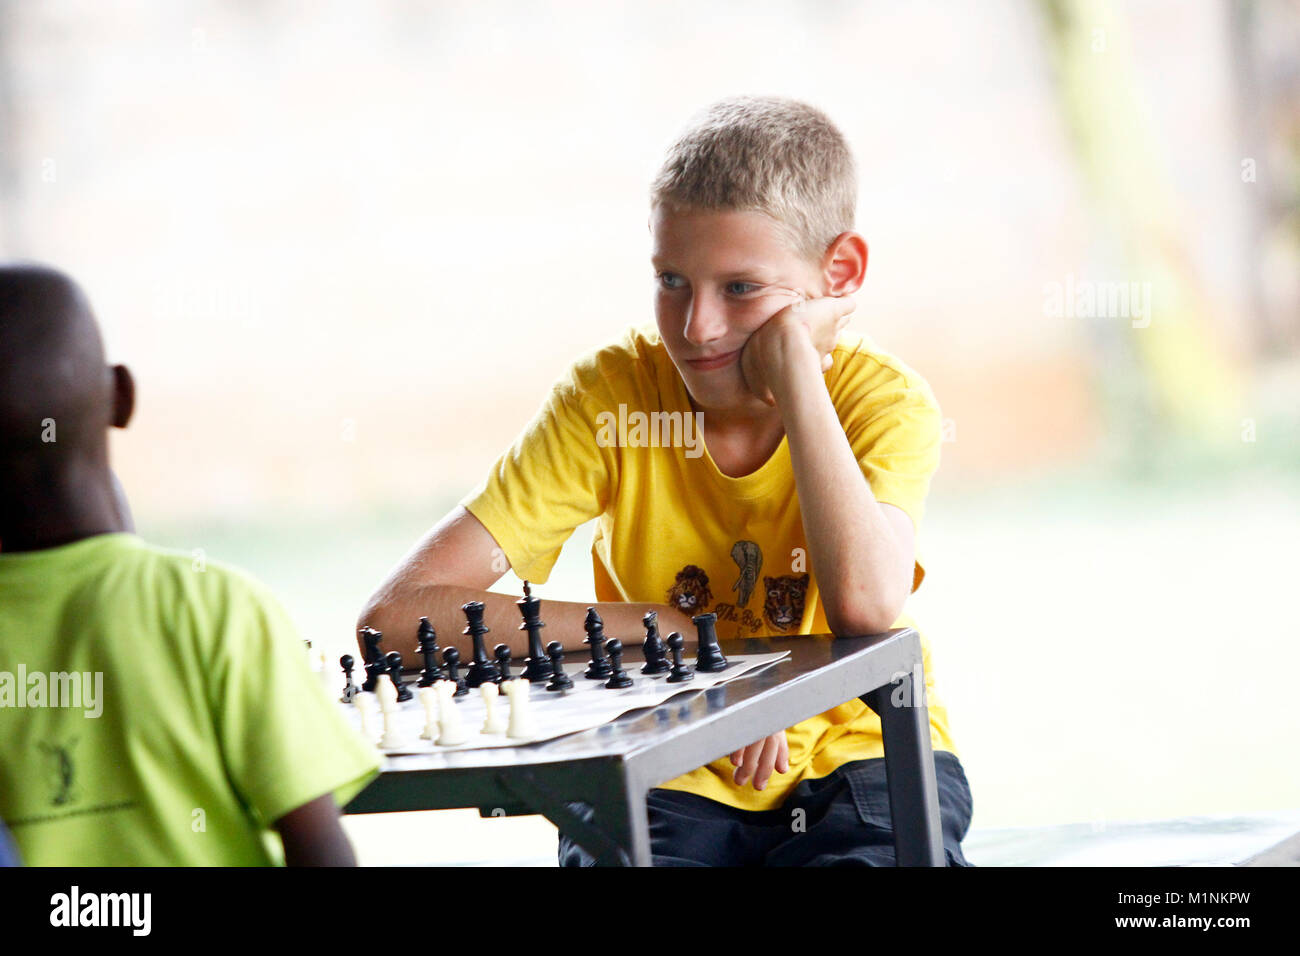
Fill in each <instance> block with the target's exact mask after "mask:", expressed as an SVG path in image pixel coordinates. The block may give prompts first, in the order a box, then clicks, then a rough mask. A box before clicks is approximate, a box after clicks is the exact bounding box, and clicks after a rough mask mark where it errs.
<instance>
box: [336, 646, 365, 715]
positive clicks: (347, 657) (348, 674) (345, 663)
mask: <svg viewBox="0 0 1300 956" xmlns="http://www.w3.org/2000/svg"><path fill="white" fill-rule="evenodd" d="M355 664H356V661H355V660H353V659H352V655H351V654H344V655H343V656H342V657H340V658H339V667H341V668H343V676H344V677H345V678H346V682H345V683H344V685H343V696H342V697H340V698H339V701H340V703H344V704H350V703H352V698H353V697H356V696H357V694H359V693H361V688H359V687H357V685H356V684H354V683H352V667H353V665H355Z"/></svg>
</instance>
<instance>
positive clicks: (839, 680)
mask: <svg viewBox="0 0 1300 956" xmlns="http://www.w3.org/2000/svg"><path fill="white" fill-rule="evenodd" d="M720 644H721V647H722V649H723V652H724V653H726V654H728V655H731V654H766V653H770V652H772V651H789V652H790V656H789V657H787V658H785V659H784V660H782V661H779V662H777V663H776V664H773V665H769V666H768V667H765V668H763V669H762V670H760V671H758V672H756V673H754V674H752V675H747V676H745V677H741V678H738V679H737V680H735V681H733V682H731V683H729V684H723V685H721V686H719V687H713V688H709V689H707V690H703V691H699V690H697V691H691V690H690V687H689V685H688V686H687V687H686V688H684V689H683V694H682V695H680V696H677V697H674V698H672V699H670V700H668V701H666V702H665V703H663V704H661V705H659V706H658V707H654V708H643V709H641V710H638V711H634V712H632V713H629V714H624V715H623V716H622V717H619V718H618V719H616V720H613V721H611V722H610V723H608V724H604V725H602V726H600V727H596V728H594V729H592V730H586V731H582V732H580V733H575V734H569V735H567V736H565V737H560V738H557V739H555V740H550V741H545V742H543V743H537V744H529V745H526V746H522V747H498V748H493V749H486V750H462V751H452V752H447V753H434V754H414V755H408V756H400V757H389V758H387V759H386V761H385V766H384V769H383V771H382V772H381V773H380V775H379V776H378V777H377V778H376V779H375V780H374V781H373V782H372V783H371V784H370V785H369V786H368V787H367V788H366V789H365V790H363V791H362V792H361V793H360V794H358V795H357V797H356V798H355V799H353V800H352V802H351V803H349V804H348V805H347V807H346V808H344V812H345V813H387V812H394V811H409V810H447V809H454V808H462V807H477V808H478V810H479V813H480V814H482V815H483V816H503V815H516V814H529V813H540V814H542V815H544V816H545V817H547V818H548V819H549V820H550V821H551V822H552V823H554V824H555V826H556V827H557V828H559V830H560V831H561V832H562V833H564V834H565V835H567V836H568V837H570V838H571V839H572V840H573V841H574V842H576V843H577V844H578V845H579V846H581V847H582V848H583V849H585V850H587V852H589V853H591V854H592V856H594V857H595V858H596V860H597V862H599V863H602V864H615V865H635V866H649V865H650V839H649V831H648V828H647V824H646V803H645V798H646V792H647V791H648V790H649V789H650V788H651V787H653V786H656V785H657V784H660V783H663V782H665V781H668V780H671V779H673V778H674V777H677V776H679V775H681V774H683V773H686V772H687V771H689V770H694V769H695V768H696V767H701V766H703V765H704V764H707V763H710V762H711V761H713V760H716V759H718V758H719V757H721V756H724V755H725V754H728V753H731V752H732V751H734V750H739V749H740V748H741V747H745V746H748V745H749V744H751V743H753V742H754V741H756V740H759V739H761V738H763V737H766V736H768V735H769V734H774V733H776V732H777V731H778V730H783V729H784V728H786V727H790V726H792V725H794V724H796V723H798V722H799V721H801V720H804V719H806V718H808V717H812V716H814V715H815V714H819V713H822V712H823V711H826V710H830V709H831V708H832V707H836V706H838V705H840V704H842V703H844V702H845V701H846V700H852V699H853V698H854V697H860V698H861V699H862V700H863V702H865V703H866V704H867V706H869V707H870V708H871V709H872V710H874V711H875V712H876V713H877V714H879V715H880V722H881V727H882V729H883V734H884V745H885V769H886V775H887V777H888V779H889V803H890V809H891V812H892V814H893V823H894V846H895V850H896V854H897V861H898V865H900V866H943V865H944V863H945V857H944V850H943V840H942V834H941V831H940V829H939V795H938V789H937V787H936V785H935V769H934V755H933V753H932V752H931V749H930V721H929V712H928V710H927V708H926V706H925V701H924V696H923V687H924V675H923V672H922V669H921V639H920V635H919V634H918V633H917V632H916V631H915V630H913V629H912V628H896V629H894V630H892V631H888V632H886V633H884V634H876V635H871V636H867V637H834V636H832V635H829V634H824V635H797V636H794V637H786V638H779V637H772V638H748V639H739V640H724V641H721V642H720ZM693 654H694V651H693V649H692V650H691V655H692V657H693ZM900 675H901V676H900ZM916 681H920V682H921V687H920V688H918V687H917V686H916V684H915V682H916ZM918 690H920V691H921V692H920V693H918ZM895 700H897V701H898V705H895ZM579 801H580V802H583V803H586V804H588V805H590V807H591V808H592V810H593V811H594V812H593V813H592V814H590V819H587V816H588V815H586V814H579V813H576V812H574V810H573V809H571V808H570V807H569V806H568V804H569V803H571V802H579Z"/></svg>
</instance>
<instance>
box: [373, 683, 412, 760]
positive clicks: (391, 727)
mask: <svg viewBox="0 0 1300 956" xmlns="http://www.w3.org/2000/svg"><path fill="white" fill-rule="evenodd" d="M375 693H376V694H378V695H379V709H380V711H382V712H383V715H384V736H383V737H381V738H379V746H380V748H381V749H383V750H400V749H401V748H403V747H407V746H409V745H408V744H407V742H406V738H405V737H404V736H403V735H402V731H401V728H400V727H398V725H397V688H396V687H394V686H393V682H392V681H391V680H382V679H381V680H380V681H379V683H378V684H377V685H376V686H375Z"/></svg>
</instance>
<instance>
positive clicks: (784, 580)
mask: <svg viewBox="0 0 1300 956" xmlns="http://www.w3.org/2000/svg"><path fill="white" fill-rule="evenodd" d="M763 588H764V589H765V590H766V591H767V601H766V602H765V603H764V604H763V616H764V617H765V618H767V622H768V623H769V624H771V625H772V626H773V627H774V628H776V629H777V630H778V631H788V630H790V628H792V627H798V625H799V622H800V621H802V620H803V604H804V592H806V591H807V590H808V575H806V574H800V575H798V576H795V575H793V574H784V575H782V576H781V577H779V578H769V577H764V578H763Z"/></svg>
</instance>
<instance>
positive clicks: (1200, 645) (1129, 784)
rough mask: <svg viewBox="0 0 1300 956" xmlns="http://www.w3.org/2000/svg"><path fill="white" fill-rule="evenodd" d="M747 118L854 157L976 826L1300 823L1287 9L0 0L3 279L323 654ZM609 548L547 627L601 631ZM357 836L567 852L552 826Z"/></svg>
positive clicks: (1299, 528) (163, 489) (437, 827)
mask: <svg viewBox="0 0 1300 956" xmlns="http://www.w3.org/2000/svg"><path fill="white" fill-rule="evenodd" d="M738 93H755V94H778V95H785V96H792V97H796V98H800V99H804V100H807V101H808V102H811V103H813V104H815V105H817V106H819V107H821V108H822V109H824V110H826V111H827V112H828V113H829V114H830V116H831V117H832V118H833V119H834V120H835V121H836V122H837V123H838V124H839V125H840V127H841V128H842V129H843V131H844V133H845V134H846V135H847V137H848V139H849V140H850V142H851V144H852V146H853V149H854V151H855V154H856V157H857V160H858V164H859V169H860V174H861V187H860V203H859V225H858V228H859V230H860V231H861V232H862V233H863V234H864V235H865V236H866V237H867V240H868V242H869V243H870V247H871V252H872V256H871V266H870V269H869V272H868V281H867V285H866V287H865V288H864V289H863V291H862V292H861V293H860V294H859V295H858V296H857V298H858V302H859V309H858V312H857V314H856V316H855V319H854V323H853V327H854V328H855V329H857V330H860V331H863V332H866V333H868V334H869V335H871V336H872V337H873V338H874V339H875V341H876V342H877V343H878V344H879V345H880V346H881V347H883V348H884V349H886V350H888V351H891V352H894V353H896V354H898V355H899V356H901V357H902V358H903V359H904V360H905V361H906V362H907V363H909V364H910V365H911V366H913V367H914V368H915V369H917V370H918V371H919V372H920V373H921V374H922V375H923V376H925V377H926V378H927V379H928V381H929V382H930V384H931V385H932V387H933V389H934V391H935V393H936V395H937V396H938V398H939V401H940V404H941V406H942V408H943V412H944V415H945V419H946V421H945V436H944V438H945V444H944V448H943V462H942V466H941V468H940V471H939V473H938V475H937V477H936V479H935V482H934V485H933V490H932V495H931V500H930V503H929V509H928V513H927V517H926V523H925V525H924V526H923V527H922V530H921V537H920V539H919V542H920V546H921V548H922V550H923V553H924V555H925V556H926V558H927V562H928V571H929V574H928V577H927V579H926V583H925V586H924V587H923V588H921V590H920V591H918V592H917V594H915V595H914V596H913V598H912V603H911V604H910V605H909V611H911V612H912V613H913V614H914V615H915V616H916V617H917V619H918V621H919V622H920V624H921V626H922V628H923V629H924V630H925V632H926V633H927V635H928V637H929V639H930V641H931V643H932V646H933V650H934V657H935V668H936V672H937V680H938V687H939V689H940V692H941V693H942V694H943V696H944V697H945V699H946V702H947V704H948V706H949V710H950V714H951V716H952V720H953V731H954V734H955V736H956V739H957V742H958V745H959V747H960V748H961V752H962V758H963V762H964V764H965V766H966V770H967V774H968V776H969V778H970V781H971V784H972V789H973V791H974V795H975V820H974V827H975V830H976V831H981V832H994V831H998V830H999V829H1002V828H1015V827H1028V826H1039V825H1045V824H1065V823H1072V824H1077V825H1082V826H1083V827H1084V830H1085V831H1086V832H1089V833H1092V834H1094V835H1095V834H1099V833H1103V832H1106V831H1108V830H1109V831H1111V832H1121V831H1122V828H1123V827H1125V826H1128V825H1130V824H1131V823H1133V822H1134V821H1151V820H1161V819H1168V818H1174V817H1204V818H1206V819H1210V818H1215V819H1218V818H1223V817H1225V816H1233V815H1241V814H1252V813H1253V814H1264V813H1276V812H1289V811H1300V771H1298V770H1297V768H1296V764H1295V761H1294V759H1293V756H1294V749H1295V744H1294V741H1295V735H1296V733H1297V730H1300V719H1297V717H1296V711H1295V703H1294V702H1295V700H1296V693H1297V691H1298V690H1300V687H1297V684H1298V683H1300V680H1298V679H1297V675H1298V674H1300V626H1298V625H1297V617H1296V613H1295V606H1294V602H1293V600H1292V597H1293V595H1294V589H1295V583H1294V578H1295V573H1296V569H1297V566H1298V565H1300V562H1298V561H1297V542H1300V507H1297V503H1298V501H1300V495H1298V492H1300V6H1297V4H1296V3H1294V2H1288V0H1257V2H1229V0H1196V2H1183V0H1132V2H1127V3H1125V2H1119V0H1112V2H1103V0H1078V2H1070V0H985V2H981V3H979V4H967V3H961V2H956V0H952V2H930V3H926V2H923V3H909V4H906V5H900V4H893V3H887V2H849V0H818V2H809V0H803V2H790V0H785V2H780V0H746V2H743V3H741V2H730V0H691V2H690V3H686V2H653V3H652V2H643V3H624V4H617V5H616V4H608V3H601V2H595V0H574V2H562V3H561V2H551V3H545V4H542V3H529V2H523V0H517V2H509V0H485V2H473V3H470V2H424V3H421V2H406V0H403V2H398V0H390V2H377V0H376V2H369V3H364V4H362V3H345V2H291V0H240V2H234V0H227V2H217V0H171V2H166V3H162V2H136V3H131V2H116V0H114V2H103V0H47V2H42V3H28V2H18V0H0V255H3V256H4V257H6V258H29V259H37V260H41V261H44V262H47V263H51V264H54V265H57V266H59V267H62V268H63V269H66V270H68V271H69V272H70V273H71V274H72V275H73V276H75V277H76V278H77V279H78V280H80V282H81V283H82V284H83V285H84V286H85V288H86V289H87V291H88V293H89V295H90V297H91V300H92V302H93V303H94V305H95V307H96V309H97V312H98V314H99V317H100V319H101V322H102V324H103V327H104V331H105V336H106V340H107V346H108V350H109V354H110V359H111V360H112V361H121V362H125V363H127V364H129V365H130V366H131V368H132V369H133V371H134V372H135V374H136V377H137V380H138V386H139V407H138V412H137V417H136V420H135V422H134V424H133V426H132V428H131V429H130V430H128V431H127V432H124V433H120V434H118V435H116V436H115V438H114V445H113V455H114V462H115V466H116V468H117V470H118V472H119V475H120V477H121V479H122V481H123V483H124V485H125V487H126V489H127V492H128V494H129V496H130V498H131V501H132V505H133V508H134V511H135V517H136V522H137V526H138V530H139V531H140V533H141V534H142V535H144V536H145V537H147V538H149V539H151V540H153V541H156V542H158V543H161V544H165V545H169V546H173V547H176V548H181V549H184V550H187V551H201V552H202V553H203V554H204V555H206V556H207V557H208V558H211V559H217V560H224V561H228V562H233V563H236V564H239V565H242V566H244V567H246V568H248V569H249V570H251V571H252V572H253V573H255V574H256V575H257V576H258V577H260V578H262V579H263V580H265V581H266V582H268V583H269V584H270V585H271V586H272V587H273V588H274V589H275V590H276V591H277V593H278V594H279V595H280V596H281V597H282V599H283V600H284V602H285V604H286V605H287V606H288V608H289V610H290V611H291V613H292V614H293V616H294V618H295V620H296V621H297V623H298V625H299V627H300V628H301V630H302V632H303V635H304V636H305V637H308V638H310V639H311V640H312V641H313V642H314V644H315V646H316V648H317V649H319V650H323V651H324V652H326V653H327V654H329V655H330V656H331V658H333V659H337V656H338V654H339V653H341V652H342V651H344V650H347V649H350V648H351V646H352V645H351V642H352V636H351V631H352V627H353V623H354V619H355V615H356V613H357V612H358V611H359V609H360V607H361V604H362V602H363V601H364V600H365V598H366V597H367V595H368V594H369V593H370V591H371V589H372V588H373V587H374V586H375V584H377V583H378V581H379V580H380V578H381V577H382V576H383V575H384V574H385V572H386V571H387V570H388V569H389V568H390V567H391V566H392V565H393V564H394V563H395V562H396V561H397V560H398V558H399V557H400V556H401V555H402V554H403V553H404V552H405V550H406V549H407V548H408V547H409V546H410V545H412V544H413V543H414V541H415V540H416V538H417V537H418V536H419V535H420V534H421V533H422V532H423V531H424V530H425V529H426V528H427V527H428V526H429V525H431V524H432V523H433V522H434V521H435V520H437V519H438V518H439V517H441V516H442V515H443V514H444V513H445V512H446V511H447V509H448V508H449V507H450V506H451V505H452V504H453V503H454V502H455V501H456V500H457V499H458V498H460V497H461V496H462V495H463V494H465V493H466V492H467V491H468V490H469V488H470V487H471V486H472V485H474V484H475V483H476V482H477V481H478V480H479V479H480V478H481V477H482V476H483V474H484V472H485V470H486V469H487V468H488V466H489V465H490V464H491V463H492V461H493V460H494V459H495V457H496V456H497V455H499V454H500V452H501V451H502V450H503V449H504V448H505V447H506V446H507V445H508V444H509V443H510V441H511V440H512V439H513V438H514V436H515V435H516V433H517V432H518V431H519V429H520V428H521V427H522V426H523V424H524V423H525V422H526V421H527V420H528V419H529V418H530V417H531V415H532V414H533V412H534V411H535V410H536V408H537V407H538V405H539V404H540V403H541V401H542V399H543V398H544V396H545V395H546V392H547V389H548V387H549V385H550V384H551V382H552V381H553V380H554V379H555V378H556V377H557V376H558V375H559V374H560V373H561V372H562V371H563V370H564V368H565V367H566V365H567V364H568V363H569V362H570V361H571V360H572V359H573V358H574V357H576V356H577V355H578V354H579V353H581V352H583V351H586V350H588V349H590V348H592V347H594V346H595V345H598V344H601V343H603V342H605V341H606V340H608V339H611V338H613V337H615V336H616V335H617V334H618V333H619V332H620V331H621V330H622V329H623V328H624V327H626V326H628V325H632V324H642V323H649V322H653V318H654V317H653V313H652V310H651V280H652V271H651V269H650V265H649V261H648V256H649V237H648V232H647V226H646V222H647V216H648V206H647V189H648V184H649V181H650V178H651V176H652V175H653V173H654V171H655V169H656V168H657V165H658V163H659V161H660V159H661V156H662V154H663V151H664V149H665V147H666V145H667V144H668V142H669V141H670V140H671V139H672V138H673V136H674V135H675V134H676V132H677V131H678V130H679V129H680V128H681V127H682V126H683V124H684V123H685V122H686V121H687V119H688V118H689V117H690V116H691V114H693V113H694V112H695V111H697V110H698V109H700V108H702V107H703V106H705V105H706V104H708V103H709V102H711V101H713V100H715V99H717V98H720V97H722V96H727V95H732V94H738ZM589 544H590V532H589V530H587V529H581V530H579V532H577V533H576V534H575V536H574V537H573V539H571V541H570V544H569V546H568V547H567V548H566V551H565V555H564V557H563V558H562V560H561V563H560V566H559V567H558V568H557V570H556V572H555V574H554V576H553V577H552V578H551V580H550V582H548V584H547V585H545V586H544V587H542V588H541V589H540V590H539V593H540V595H541V596H542V597H543V598H552V599H565V600H585V599H590V598H591V596H592V593H593V592H592V584H591V568H590V556H589V553H588V547H589ZM513 584H514V582H513V579H512V578H511V579H508V580H507V581H503V582H502V587H503V589H509V587H510V586H513ZM349 827H350V828H351V831H352V833H353V835H354V838H355V839H356V841H357V843H358V846H359V849H360V850H361V856H362V859H363V861H365V862H415V861H442V862H484V861H492V860H515V861H520V860H525V859H527V860H534V861H537V862H546V861H548V860H551V861H553V854H554V839H555V837H554V830H553V828H551V827H550V826H549V824H547V823H545V821H543V820H541V819H540V818H519V819H511V820H484V821H480V820H479V819H478V818H477V816H476V814H475V813H474V811H472V810H469V811H447V812H442V813H433V814H420V815H402V817H400V818H398V817H388V818H379V817H372V818H365V819H354V820H351V821H350V822H349ZM399 829H400V833H401V838H399V839H394V834H395V833H397V832H399ZM1294 829H1300V827H1296V828H1294ZM435 844H436V846H435ZM413 848H414V849H413ZM968 855H970V856H971V858H972V859H973V860H975V862H977V863H978V862H981V859H980V857H979V855H978V854H977V853H973V852H972V853H969V854H968Z"/></svg>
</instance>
